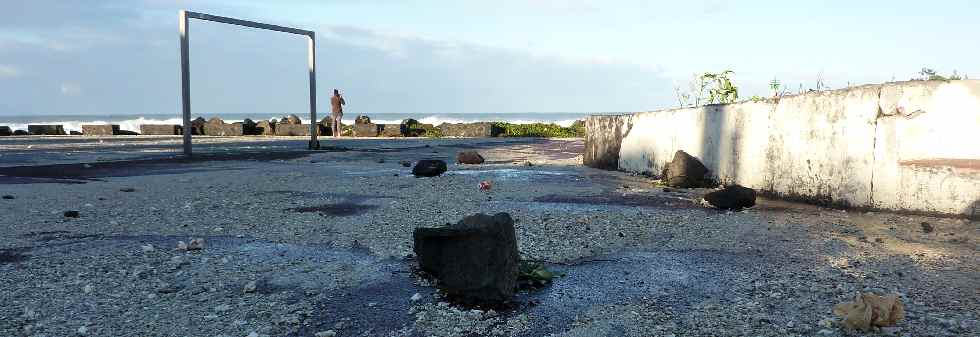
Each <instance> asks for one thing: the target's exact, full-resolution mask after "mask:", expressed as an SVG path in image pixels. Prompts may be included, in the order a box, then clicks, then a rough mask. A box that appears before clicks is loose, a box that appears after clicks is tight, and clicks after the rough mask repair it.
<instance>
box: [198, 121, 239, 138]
mask: <svg viewBox="0 0 980 337" xmlns="http://www.w3.org/2000/svg"><path fill="white" fill-rule="evenodd" d="M244 134H245V132H244V129H243V128H242V124H241V123H235V124H218V123H207V124H204V135H206V136H242V135H244Z"/></svg>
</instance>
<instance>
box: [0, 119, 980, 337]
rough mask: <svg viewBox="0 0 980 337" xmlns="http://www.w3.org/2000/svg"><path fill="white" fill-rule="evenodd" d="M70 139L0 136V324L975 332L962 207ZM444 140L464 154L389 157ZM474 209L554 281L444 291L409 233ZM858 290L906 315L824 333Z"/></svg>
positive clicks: (19, 328) (480, 143) (288, 146)
mask: <svg viewBox="0 0 980 337" xmlns="http://www.w3.org/2000/svg"><path fill="white" fill-rule="evenodd" d="M80 139H81V138H71V137H47V138H36V139H27V138H19V139H7V140H2V141H0V148H2V149H3V151H4V152H3V154H2V155H0V195H4V196H11V197H12V198H3V199H0V226H2V229H3V230H2V231H0V284H2V287H0V303H3V305H0V336H80V335H91V336H852V335H882V336H980V326H978V323H977V321H978V319H980V317H978V316H980V315H978V312H980V281H978V279H980V270H978V269H980V224H978V222H975V221H973V222H971V221H968V220H964V219H949V218H936V217H926V216H913V215H900V214H893V213H875V212H858V211H842V210H833V209H826V208H820V207H815V206H808V205H801V204H795V203H788V202H782V201H775V200H760V202H759V205H758V206H756V207H753V208H750V209H747V210H744V211H740V212H724V211H719V210H716V209H711V208H707V207H705V206H703V205H702V203H700V202H699V199H700V196H701V195H703V194H704V193H706V192H708V191H710V190H709V189H688V190H677V189H666V190H665V189H664V188H663V187H662V186H659V185H658V184H657V181H655V180H651V179H650V178H647V177H642V176H632V175H628V174H624V173H620V172H609V171H601V170H595V169H590V168H585V167H582V166H581V151H582V141H581V140H576V139H568V140H544V139H421V140H416V139H398V140H388V139H374V140H363V139H344V140H339V141H337V140H330V141H324V145H330V146H333V147H332V148H329V149H328V150H324V151H316V152H308V151H298V150H299V149H302V148H303V147H304V146H305V141H306V140H305V139H302V138H295V139H285V140H284V139H281V138H256V137H252V138H235V137H228V138H202V139H201V140H200V142H199V143H196V146H198V145H199V147H197V149H199V150H200V153H201V155H200V156H198V158H197V159H195V160H176V159H168V158H169V157H170V155H171V154H172V152H173V146H174V145H175V144H176V141H175V139H176V138H160V139H155V140H152V141H149V142H147V141H145V140H138V139H131V138H113V139H112V140H111V141H106V142H103V143H101V144H102V145H99V144H100V143H99V142H97V140H92V139H81V140H80ZM195 142H198V140H195ZM82 143H84V146H81V145H79V144H82ZM107 144H108V145H107ZM465 149H476V150H478V151H480V153H481V154H482V155H483V156H484V157H485V158H486V159H487V161H486V162H485V163H484V164H481V165H455V164H450V167H449V172H447V173H446V174H444V175H443V176H441V177H436V178H415V177H413V176H411V174H410V172H411V168H407V167H404V166H402V165H401V163H400V162H401V161H415V160H419V159H429V158H434V159H443V160H446V161H447V162H450V163H451V161H452V159H453V158H454V157H455V154H456V152H458V151H461V150H465ZM66 153H69V154H66ZM146 158H152V159H153V160H152V161H142V160H139V159H146ZM54 164H61V165H62V166H50V165H54ZM25 165H33V166H31V167H26V168H25V167H23V166H25ZM45 165H48V166H45ZM485 180H489V181H491V182H492V188H491V190H490V191H488V192H485V191H480V189H479V188H478V186H479V183H480V182H481V181H485ZM66 211H78V212H79V216H78V217H77V218H68V217H65V215H64V214H65V212H66ZM476 212H484V213H490V214H492V213H496V212H509V213H510V214H511V215H512V216H513V217H514V219H515V222H516V229H517V234H518V241H519V248H520V251H521V255H522V257H523V258H524V259H526V260H534V261H538V262H542V263H544V264H545V265H547V266H548V267H549V268H550V269H552V270H553V271H555V272H556V273H558V274H561V275H562V276H561V277H559V278H557V279H555V281H554V283H553V284H552V285H550V286H548V287H546V288H543V289H540V290H537V291H531V292H522V293H520V294H519V295H518V297H517V299H515V303H514V304H513V306H511V307H508V308H496V309H495V310H491V309H488V308H466V307H460V306H456V305H453V304H450V303H447V302H446V301H445V299H443V298H442V297H441V296H440V294H439V293H438V292H436V291H435V290H434V289H433V288H432V287H431V286H430V285H429V284H428V281H426V280H424V279H420V278H418V277H417V276H416V275H415V274H414V273H413V268H414V257H413V256H412V241H411V240H412V230H413V229H414V228H416V227H421V226H438V225H442V224H445V223H455V222H456V221H458V220H459V219H460V218H462V217H463V216H465V215H468V214H472V213H476ZM923 223H925V224H926V225H923ZM195 238H202V239H204V247H203V249H200V250H189V251H186V250H175V248H176V247H177V246H178V242H179V241H184V242H190V241H191V240H192V239H195ZM858 291H873V292H877V293H898V294H900V296H901V298H902V300H903V302H904V303H905V306H906V310H907V316H908V317H907V318H906V319H905V320H904V321H902V322H901V323H900V324H899V325H898V326H897V327H893V328H886V329H881V330H878V331H873V332H869V333H858V332H853V331H846V330H844V329H843V328H841V327H840V326H839V324H838V321H837V319H836V318H835V317H834V316H833V315H832V314H831V309H832V307H833V305H834V304H836V303H838V302H842V301H845V300H849V299H850V298H852V297H853V295H854V294H855V292H858Z"/></svg>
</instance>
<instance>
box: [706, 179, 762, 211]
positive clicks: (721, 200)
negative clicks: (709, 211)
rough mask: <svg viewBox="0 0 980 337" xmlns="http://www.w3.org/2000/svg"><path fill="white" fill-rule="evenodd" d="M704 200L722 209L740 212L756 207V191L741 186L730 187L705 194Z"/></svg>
mask: <svg viewBox="0 0 980 337" xmlns="http://www.w3.org/2000/svg"><path fill="white" fill-rule="evenodd" d="M704 200H705V201H707V202H708V203H709V204H711V205H712V206H715V207H718V208H721V209H730V210H740V209H743V208H749V207H752V206H755V190H753V189H751V188H748V187H744V186H741V185H729V186H725V188H723V189H720V190H717V191H712V192H710V193H708V194H705V195H704Z"/></svg>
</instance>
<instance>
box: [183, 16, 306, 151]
mask: <svg viewBox="0 0 980 337" xmlns="http://www.w3.org/2000/svg"><path fill="white" fill-rule="evenodd" d="M188 19H198V20H204V21H212V22H219V23H225V24H230V25H237V26H244V27H251V28H257V29H265V30H272V31H277V32H283V33H290V34H297V35H304V36H306V37H307V50H308V51H307V70H308V72H309V76H310V144H309V148H310V149H317V148H319V147H320V143H319V142H318V141H317V138H316V136H317V131H319V130H317V124H316V38H315V37H316V36H315V33H314V32H313V31H311V30H303V29H297V28H291V27H285V26H278V25H272V24H268V23H262V22H255V21H248V20H242V19H236V18H231V17H226V16H219V15H211V14H206V13H198V12H191V11H186V10H182V11H180V86H181V88H180V89H181V90H180V97H181V108H182V109H183V120H184V123H183V124H184V130H183V131H184V155H186V156H190V155H191V132H192V128H191V83H190V73H191V71H190V50H189V49H190V46H189V43H188V39H189V35H188V33H189V30H188V25H187V24H188Z"/></svg>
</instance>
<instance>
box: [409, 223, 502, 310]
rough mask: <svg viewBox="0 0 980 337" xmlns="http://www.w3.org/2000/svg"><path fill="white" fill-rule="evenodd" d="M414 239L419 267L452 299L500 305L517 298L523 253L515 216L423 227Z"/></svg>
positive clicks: (416, 231)
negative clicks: (515, 224) (436, 281)
mask: <svg viewBox="0 0 980 337" xmlns="http://www.w3.org/2000/svg"><path fill="white" fill-rule="evenodd" d="M413 237H414V239H415V247H414V250H415V255H416V256H417V258H418V262H419V267H420V268H421V269H422V270H423V271H425V272H427V273H429V274H431V275H432V276H434V277H436V278H437V279H439V287H440V288H441V289H442V290H443V291H444V292H446V293H447V294H448V295H450V296H451V297H455V298H458V299H460V300H462V301H464V302H470V303H500V302H504V301H508V300H510V299H511V298H512V297H513V296H514V288H515V287H516V286H517V276H518V267H519V263H520V262H519V259H520V255H519V254H518V252H517V235H516V234H515V233H514V220H513V219H511V217H510V215H509V214H507V213H497V214H496V215H494V216H489V215H486V214H482V213H480V214H475V215H471V216H468V217H466V218H463V220H461V221H460V222H459V223H457V224H455V225H451V226H449V227H446V228H417V229H415V232H414V233H413Z"/></svg>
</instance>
